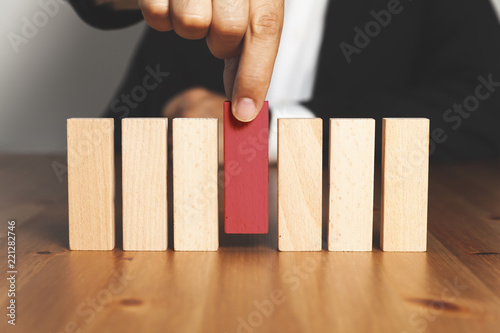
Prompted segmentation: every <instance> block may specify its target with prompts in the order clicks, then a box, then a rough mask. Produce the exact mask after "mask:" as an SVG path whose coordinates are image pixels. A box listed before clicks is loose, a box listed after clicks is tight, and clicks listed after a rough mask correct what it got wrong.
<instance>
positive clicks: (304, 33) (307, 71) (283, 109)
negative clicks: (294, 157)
mask: <svg viewBox="0 0 500 333" xmlns="http://www.w3.org/2000/svg"><path fill="white" fill-rule="evenodd" d="M327 5H328V0H285V20H284V24H283V32H282V34H281V43H280V47H279V50H278V56H277V57H276V63H275V65H274V71H273V76H272V79H271V85H270V87H269V91H268V93H267V98H266V99H267V100H268V101H269V108H270V109H271V124H270V127H269V161H270V162H271V163H274V162H276V160H277V153H278V140H277V136H278V126H277V125H278V123H277V119H278V118H313V117H315V115H314V114H313V113H312V112H311V111H310V110H309V109H307V108H306V107H304V106H302V105H301V104H300V102H307V101H308V100H310V99H311V97H312V93H313V89H314V80H315V77H316V67H317V63H318V57H319V51H320V48H321V42H322V40H323V27H324V21H325V16H326V10H327Z"/></svg>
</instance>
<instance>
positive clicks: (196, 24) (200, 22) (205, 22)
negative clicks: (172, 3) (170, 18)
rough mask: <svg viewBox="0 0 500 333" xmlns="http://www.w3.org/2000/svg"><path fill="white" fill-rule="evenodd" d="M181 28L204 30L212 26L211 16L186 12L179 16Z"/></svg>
mask: <svg viewBox="0 0 500 333" xmlns="http://www.w3.org/2000/svg"><path fill="white" fill-rule="evenodd" d="M177 21H178V24H179V26H180V28H182V29H185V30H188V31H203V30H207V29H208V28H209V27H210V23H211V22H210V17H208V16H205V15H199V14H184V15H181V16H179V17H178V18H177Z"/></svg>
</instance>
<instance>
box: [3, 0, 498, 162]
mask: <svg viewBox="0 0 500 333" xmlns="http://www.w3.org/2000/svg"><path fill="white" fill-rule="evenodd" d="M39 1H40V0H22V1H19V0H7V1H5V0H3V1H1V2H0V36H2V38H0V152H4V153H5V152H13V153H33V152H38V153H45V152H63V151H64V150H65V149H66V119H67V118H69V117H92V116H98V115H99V114H100V113H101V112H102V111H103V109H104V107H105V106H106V105H107V103H109V102H110V99H111V97H112V95H113V94H114V92H115V91H116V89H117V88H118V84H119V82H120V80H121V79H122V78H123V76H124V75H125V70H126V68H127V64H128V62H129V60H130V58H131V56H132V53H133V50H134V48H135V47H136V45H137V42H138V40H139V38H140V36H141V34H142V32H143V31H144V28H145V25H144V23H140V24H138V25H135V26H133V27H131V28H128V29H124V30H118V31H99V30H96V29H93V28H91V27H89V26H87V25H86V24H84V23H83V22H82V21H81V20H80V19H79V18H78V17H77V16H76V14H75V13H74V11H73V10H72V8H71V7H70V6H69V5H68V4H66V3H64V1H62V0H57V1H56V2H57V12H55V11H54V12H55V14H54V13H52V14H53V15H52V17H49V18H48V20H46V22H45V21H44V20H43V17H44V15H41V14H40V13H41V12H43V11H44V9H43V8H42V7H41V5H40V2H39ZM492 1H493V2H494V4H495V7H496V10H497V14H499V17H500V0H492ZM42 2H46V1H43V0H42ZM47 16H48V15H45V17H47ZM34 20H39V21H37V23H38V25H39V26H40V27H36V26H35V28H36V29H31V31H29V29H28V31H27V32H28V35H32V37H30V38H25V39H19V38H18V37H17V36H23V31H22V29H23V27H24V26H27V25H28V26H29V23H32V24H33V21H34ZM26 21H28V22H29V23H26ZM23 38H24V37H23ZM13 41H14V42H13ZM499 61H500V59H499Z"/></svg>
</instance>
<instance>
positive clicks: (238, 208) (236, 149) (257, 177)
mask: <svg viewBox="0 0 500 333" xmlns="http://www.w3.org/2000/svg"><path fill="white" fill-rule="evenodd" d="M268 133H269V112H268V105H267V102H264V106H263V107H262V110H261V111H260V113H259V115H258V116H257V118H255V119H254V120H253V121H251V122H249V123H243V122H240V121H238V120H237V119H236V118H235V117H234V116H233V114H232V112H231V102H225V103H224V222H225V224H224V230H225V232H226V233H228V234H265V233H267V231H268V224H269V223H268V198H267V197H268V183H269V169H268V167H269V156H268Z"/></svg>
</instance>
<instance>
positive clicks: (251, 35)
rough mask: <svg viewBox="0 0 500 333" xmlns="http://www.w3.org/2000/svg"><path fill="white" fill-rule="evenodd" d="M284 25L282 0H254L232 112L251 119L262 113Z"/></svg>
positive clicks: (243, 119)
mask: <svg viewBox="0 0 500 333" xmlns="http://www.w3.org/2000/svg"><path fill="white" fill-rule="evenodd" d="M282 26H283V0H251V1H250V18H249V25H248V28H247V32H246V34H245V38H244V41H243V48H242V52H241V57H240V61H239V66H238V71H237V73H236V77H235V80H234V87H233V94H232V102H233V103H232V108H233V109H232V112H233V115H234V116H235V117H236V119H238V120H240V121H244V122H248V121H252V120H253V119H255V117H257V115H258V114H259V111H260V109H261V108H262V105H263V104H264V99H265V98H266V94H267V90H268V88H269V84H270V82H271V76H272V72H273V67H274V61H275V60H276V55H277V53H278V47H279V42H280V37H281V29H282Z"/></svg>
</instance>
